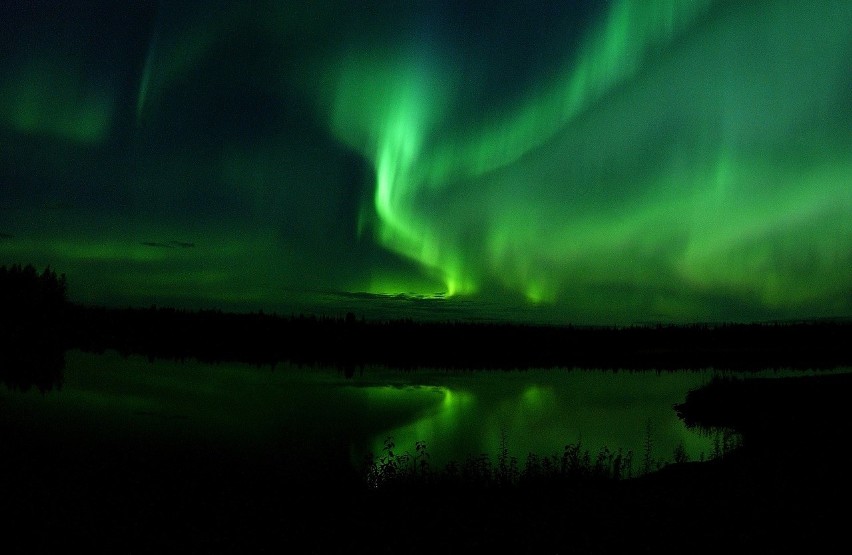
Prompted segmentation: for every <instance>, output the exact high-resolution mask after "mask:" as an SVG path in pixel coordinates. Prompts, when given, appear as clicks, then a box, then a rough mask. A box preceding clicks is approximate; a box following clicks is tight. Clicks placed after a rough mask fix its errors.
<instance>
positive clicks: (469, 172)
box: [0, 0, 852, 324]
mask: <svg viewBox="0 0 852 555" xmlns="http://www.w3.org/2000/svg"><path fill="white" fill-rule="evenodd" d="M0 20H2V21H3V23H0V29H2V36H3V37H4V38H3V43H4V48H3V49H2V52H3V54H0V152H2V155H0V233H2V236H0V264H8V263H14V262H22V263H28V262H31V263H34V264H37V265H41V266H44V265H50V266H52V267H54V268H56V269H58V270H59V271H61V272H65V273H66V274H67V276H68V279H69V283H70V294H71V296H72V298H73V299H74V300H77V301H81V302H87V303H95V304H107V305H142V306H145V305H148V304H151V303H157V304H163V305H166V304H167V305H176V306H186V307H194V308H197V307H203V308H207V307H219V308H225V309H235V310H258V309H264V310H275V311H282V312H288V311H300V312H315V313H316V312H333V313H339V312H345V311H350V310H351V311H354V312H356V313H360V314H364V315H366V316H382V317H384V316H389V315H397V316H414V317H430V318H435V317H438V318H489V319H490V318H494V319H520V320H524V319H536V320H548V321H563V322H574V323H618V324H621V323H630V322H637V321H666V322H684V321H707V320H728V321H730V320H739V321H742V320H759V319H787V318H810V317H848V316H850V315H852V286H851V285H852V125H850V123H852V64H850V60H852V35H850V33H849V28H850V24H852V3H850V2H848V1H846V0H813V1H805V0H755V1H751V2H738V1H721V0H719V1H713V0H682V1H678V0H654V1H645V0H613V1H611V2H602V1H601V2H597V1H589V2H582V1H575V2H562V3H552V4H551V3H532V4H531V3H528V2H514V1H505V2H497V3H486V2H478V1H474V2H470V3H464V5H457V3H453V2H444V1H437V2H435V1H433V2H419V1H416V2H408V3H405V4H404V5H398V3H394V2H384V1H377V2H371V3H369V4H368V5H366V6H365V5H364V4H363V3H357V2H339V1H332V0H325V1H320V2H307V1H300V2H287V3H280V2H273V1H272V0H267V1H258V2H252V3H251V4H247V3H242V2H229V1H225V0H217V1H214V2H200V1H196V0H189V1H185V2H163V3H157V2H152V1H149V2H134V3H132V6H126V5H124V4H123V3H120V4H116V3H113V2H104V1H95V0H88V1H78V2H67V3H64V4H62V5H54V4H52V3H36V4H32V3H30V2H23V1H17V0H16V1H13V2H8V3H5V4H4V6H3V8H0Z"/></svg>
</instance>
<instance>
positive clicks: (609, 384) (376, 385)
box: [0, 351, 778, 469]
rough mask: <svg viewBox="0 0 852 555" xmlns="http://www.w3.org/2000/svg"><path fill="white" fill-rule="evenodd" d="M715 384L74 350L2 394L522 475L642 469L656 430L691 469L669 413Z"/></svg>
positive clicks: (28, 406) (253, 439)
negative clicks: (511, 466) (548, 468)
mask: <svg viewBox="0 0 852 555" xmlns="http://www.w3.org/2000/svg"><path fill="white" fill-rule="evenodd" d="M767 374H769V373H767ZM713 375H714V372H713V371H709V370H708V371H685V372H662V373H656V372H623V371H622V372H609V371H580V370H535V371H516V372H503V371H477V372H450V371H440V370H435V371H426V370H418V371H413V372H402V371H394V370H388V369H366V370H365V371H364V372H363V373H356V375H355V376H354V377H351V378H347V377H345V376H344V375H343V373H341V372H339V371H336V370H334V369H328V368H298V367H289V366H281V365H279V366H277V367H276V368H275V369H271V368H269V367H262V368H258V367H253V366H248V365H242V364H232V363H227V364H225V363H223V364H202V363H197V362H185V363H181V362H172V361H155V362H153V363H152V362H149V361H148V360H147V359H145V358H141V357H130V358H123V357H121V356H119V355H117V354H114V353H106V354H101V355H96V354H87V353H82V352H77V351H71V352H68V353H67V355H66V369H65V373H64V382H63V385H62V387H61V389H60V390H59V391H52V392H48V393H45V394H42V393H39V392H37V391H29V392H26V393H22V392H15V391H10V390H8V389H6V388H0V417H2V418H4V419H7V422H20V423H21V425H22V426H24V427H27V429H31V430H41V431H43V432H45V433H52V434H55V435H57V436H69V435H71V436H77V437H84V438H85V437H89V438H93V437H96V438H99V441H102V442H104V441H106V442H110V441H116V442H134V441H139V442H148V444H156V443H157V442H161V443H169V444H177V445H180V444H184V443H185V444H188V445H189V444H194V445H204V446H205V447H206V448H209V449H211V450H212V451H211V452H223V453H224V452H229V453H237V454H242V455H245V456H257V457H273V456H274V457H278V458H280V459H281V460H282V461H290V462H291V463H293V464H295V465H302V466H303V467H304V468H310V467H322V468H326V469H329V468H336V467H341V468H342V467H343V465H346V466H348V467H349V468H352V469H357V468H359V465H361V464H362V463H363V461H364V460H365V459H367V458H369V457H370V455H371V454H372V455H377V454H380V453H381V452H382V447H383V445H384V442H385V440H386V439H387V438H393V440H394V442H395V443H396V450H397V452H398V453H400V452H403V453H404V452H412V453H413V451H414V446H415V442H417V441H423V442H425V443H426V446H427V448H428V450H429V453H430V457H431V458H430V461H431V463H432V464H433V465H438V466H442V465H444V464H446V463H447V462H449V461H451V460H454V461H459V462H460V461H462V460H464V459H465V458H466V457H468V456H477V455H480V454H488V455H490V456H492V458H493V457H496V455H497V453H499V450H500V442H501V437H505V440H506V444H507V446H508V449H509V452H510V454H511V455H512V456H515V457H517V458H518V460H519V462H521V464H522V463H523V461H524V459H525V458H526V456H527V455H528V454H529V453H535V454H538V455H553V454H561V452H562V450H563V448H564V446H565V445H566V444H569V443H576V442H578V441H579V442H581V444H582V445H583V446H584V447H585V448H587V449H589V451H590V452H591V453H592V455H593V456H594V454H596V453H597V452H598V451H599V450H601V449H603V448H604V447H606V448H608V449H609V450H611V451H613V452H617V451H618V450H622V452H624V453H626V452H627V451H633V453H634V461H635V462H634V468H637V469H638V463H639V461H641V460H642V456H643V453H644V450H645V448H646V439H647V438H648V431H649V430H650V437H651V440H652V443H651V445H652V456H653V458H655V459H657V460H660V461H665V462H668V461H670V460H671V459H672V456H673V451H674V449H675V447H676V446H678V445H683V447H684V448H685V449H686V452H687V454H688V455H689V456H690V458H692V459H699V458H700V457H701V456H702V455H704V456H709V455H710V453H711V452H712V449H713V438H712V437H710V436H708V435H706V434H700V433H698V432H696V431H692V430H689V429H687V428H686V427H685V426H684V425H683V423H682V422H681V421H680V420H679V419H678V417H677V415H676V414H675V412H674V410H673V408H672V405H673V404H675V403H678V402H681V401H683V400H684V398H685V395H686V393H687V392H688V391H689V390H690V389H692V388H695V387H698V386H700V385H702V384H704V383H706V382H707V381H708V380H709V379H711V377H712V376H713ZM771 375H778V373H777V372H772V373H771ZM217 450H218V451H217Z"/></svg>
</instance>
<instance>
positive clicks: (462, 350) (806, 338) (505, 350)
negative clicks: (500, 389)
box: [0, 265, 852, 389]
mask: <svg viewBox="0 0 852 555" xmlns="http://www.w3.org/2000/svg"><path fill="white" fill-rule="evenodd" d="M0 300H2V302H3V306H4V307H6V309H5V310H4V311H3V313H2V316H0V329H2V339H0V341H2V343H0V346H2V350H3V359H2V365H3V367H4V368H5V369H4V370H3V371H2V374H3V380H4V381H6V382H7V384H9V385H15V384H17V385H19V386H25V384H26V380H25V376H26V375H27V374H32V373H38V370H37V368H38V367H39V365H40V364H42V365H44V364H46V363H47V362H50V364H52V365H54V366H56V365H57V362H58V361H57V360H55V359H56V355H55V353H57V352H58V353H60V354H61V353H62V351H63V350H64V349H80V350H82V351H86V352H94V353H100V352H104V351H106V350H115V351H118V352H119V353H121V354H122V355H124V356H130V355H143V356H147V357H148V358H149V359H151V360H152V361H153V360H154V359H172V360H187V359H195V360H199V361H202V362H226V361H232V362H245V363H250V364H254V365H264V366H265V365H269V366H273V367H274V366H275V365H277V364H279V363H291V364H297V365H316V366H336V367H339V368H341V369H343V370H344V371H345V373H346V374H347V375H350V376H351V375H353V374H354V373H355V372H358V371H363V370H364V369H365V368H369V367H372V366H384V367H391V368H397V369H402V370H414V369H417V368H440V369H451V370H483V369H502V370H523V369H531V368H552V367H561V368H589V369H606V370H657V371H663V370H682V369H706V368H717V369H730V370H740V371H742V370H763V369H771V368H813V369H822V368H836V367H840V366H848V365H850V363H852V341H849V339H850V337H852V334H850V331H852V321H849V320H823V321H804V322H790V323H749V324H740V323H723V324H692V325H635V326H612V327H601V326H597V327H587V326H574V325H533V324H522V323H508V322H491V323H483V322H466V321H444V322H436V321H418V320H414V319H410V318H403V319H393V320H365V319H364V318H359V317H356V315H355V314H353V313H351V312H350V313H347V314H345V315H342V316H339V317H331V316H315V315H304V314H299V315H290V316H284V315H279V314H277V313H265V312H263V311H259V312H254V313H234V312H223V311H221V310H196V311H194V310H181V309H176V308H170V307H158V306H150V307H147V308H139V307H128V308H108V307H103V306H86V305H81V304H77V303H71V302H69V301H68V299H67V286H66V278H65V275H64V274H62V275H57V273H56V272H55V271H54V270H52V269H51V268H49V267H48V268H45V269H44V270H43V271H41V272H39V271H38V270H36V268H35V267H33V266H32V265H27V266H21V265H13V266H11V267H8V268H7V267H5V266H4V267H2V268H0ZM45 357H47V359H45ZM48 374H49V376H53V378H55V375H56V372H55V371H51V372H49V373H48ZM60 374H61V371H60ZM45 378H46V377H45V376H42V377H40V378H39V379H38V380H36V382H37V383H38V386H39V388H40V389H45V388H46V389H50V387H52V386H55V385H58V384H59V383H60V382H58V381H56V380H54V379H53V378H51V379H48V380H47V381H45Z"/></svg>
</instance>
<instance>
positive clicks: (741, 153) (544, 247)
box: [332, 0, 852, 319]
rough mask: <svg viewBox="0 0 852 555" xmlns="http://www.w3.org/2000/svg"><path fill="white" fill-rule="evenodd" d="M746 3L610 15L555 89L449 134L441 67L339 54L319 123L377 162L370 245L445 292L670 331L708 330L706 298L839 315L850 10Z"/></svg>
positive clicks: (846, 242) (638, 4)
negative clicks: (488, 295) (408, 263)
mask: <svg viewBox="0 0 852 555" xmlns="http://www.w3.org/2000/svg"><path fill="white" fill-rule="evenodd" d="M761 7H762V8H764V9H761V10H757V9H752V8H746V7H742V6H737V5H735V4H730V5H719V6H714V5H713V3H712V2H710V1H696V2H645V1H629V0H626V1H622V2H616V3H614V4H613V5H612V7H611V9H610V11H609V12H608V14H607V15H606V17H605V18H603V20H602V21H601V22H600V24H599V25H598V26H597V27H592V30H591V32H590V33H589V34H588V35H587V36H586V40H585V42H584V45H583V46H582V47H581V48H580V50H579V53H578V55H577V56H576V57H575V58H574V60H573V63H572V64H571V65H570V67H569V68H568V69H566V71H565V72H564V73H563V74H561V75H558V76H556V77H555V78H554V77H551V78H548V79H546V80H545V81H546V82H547V83H549V84H546V85H543V86H540V87H538V88H537V89H536V90H535V91H534V94H532V95H531V96H530V97H529V98H528V100H527V101H526V102H524V103H522V104H521V105H519V106H517V108H516V109H515V110H514V111H508V112H506V113H503V114H497V115H492V116H489V117H488V118H487V119H485V120H484V121H482V122H480V123H479V124H474V125H470V124H462V125H464V127H461V126H460V125H458V124H456V122H455V121H454V120H453V118H455V117H457V115H456V114H454V113H453V111H452V95H451V92H452V90H453V86H454V85H455V81H454V79H455V76H454V74H453V73H452V71H450V70H449V69H448V68H446V67H443V66H441V64H440V63H438V62H436V61H434V60H432V61H431V63H430V64H428V65H426V64H424V63H423V61H422V59H420V58H416V57H412V58H410V59H406V58H400V57H383V56H374V57H372V58H370V60H371V62H370V63H366V64H365V63H364V62H363V60H361V59H360V58H359V57H358V56H357V55H355V56H350V57H349V58H346V60H345V61H344V62H343V64H342V69H338V70H337V84H338V86H337V89H336V95H337V96H336V105H335V110H334V115H333V117H332V120H333V128H334V130H335V132H336V133H337V134H338V136H340V137H341V138H343V139H344V140H345V141H346V142H347V143H349V144H351V145H353V146H354V147H355V148H357V149H358V150H359V151H360V152H362V153H363V154H364V155H365V156H367V157H368V158H369V159H371V160H372V161H373V163H374V165H375V169H376V187H375V193H374V204H375V209H376V213H377V215H378V217H379V223H378V230H377V232H378V233H377V234H378V238H379V239H380V241H381V242H382V243H383V244H384V245H385V246H387V247H388V248H390V249H392V250H393V251H395V252H398V253H400V254H403V255H405V256H407V257H409V258H411V259H413V260H416V261H419V262H420V263H421V264H422V265H423V267H424V268H425V270H426V271H427V272H428V273H429V274H431V275H437V276H438V277H440V278H441V279H442V280H443V282H444V283H445V285H446V290H447V294H448V295H453V294H456V293H472V292H475V291H477V290H479V289H480V288H481V286H482V285H483V284H486V283H488V284H495V283H497V284H499V285H500V286H501V287H504V288H506V289H508V290H514V291H517V292H520V293H522V294H523V295H524V296H525V297H526V298H527V299H528V300H529V301H531V302H533V303H563V304H568V305H570V306H571V307H572V308H573V309H575V310H577V312H578V313H585V314H588V313H592V312H597V313H599V314H604V313H606V312H607V311H611V313H610V314H608V316H609V315H611V316H615V315H617V314H619V313H621V314H622V315H623V314H628V313H629V314H633V315H636V316H639V317H641V316H649V317H663V318H667V319H668V318H675V319H680V318H685V319H690V318H693V319H694V318H703V317H707V316H708V314H709V313H708V312H707V307H704V308H702V306H701V304H702V302H701V300H700V298H701V297H702V296H708V297H713V296H716V295H721V296H723V297H726V298H728V299H729V301H728V302H735V303H753V304H755V305H758V306H762V307H764V308H766V309H770V310H776V309H777V310H781V311H784V310H796V309H801V310H808V309H809V308H808V307H814V306H819V305H820V303H823V306H824V307H825V306H829V305H834V306H835V307H841V306H843V303H844V302H845V303H847V306H848V299H847V300H846V301H844V300H843V297H844V295H847V294H848V283H849V280H850V278H852V273H850V270H849V268H850V267H852V255H850V252H852V226H850V224H849V223H848V222H849V221H850V220H852V192H851V191H852V189H850V187H849V186H848V184H849V183H850V182H852V159H850V158H849V156H848V152H849V151H850V148H852V131H850V129H852V128H850V127H849V126H848V125H846V126H842V125H840V126H839V125H837V123H834V122H836V119H837V118H838V117H840V118H841V119H842V118H843V117H848V114H849V107H848V105H846V104H844V103H845V102H848V99H849V97H848V92H845V90H844V88H843V84H844V83H845V81H844V79H847V80H848V74H847V73H844V72H845V71H846V68H847V67H848V56H849V55H850V52H852V45H850V39H849V35H848V24H849V16H850V11H849V7H848V3H846V2H843V1H839V0H825V1H824V2H821V3H820V5H819V7H818V8H815V7H813V6H810V5H805V3H802V4H795V3H785V2H777V3H772V2H768V3H766V4H765V5H761ZM815 9H817V11H818V13H820V14H821V15H820V16H819V17H817V16H815V15H814V14H815V13H817V12H815V11H814V10H815ZM813 37H819V38H818V39H814V38H813ZM803 41H804V43H806V46H805V45H803ZM377 60H378V61H377ZM844 76H847V77H844ZM436 83H439V84H440V85H436ZM375 91H381V94H375ZM448 91H449V92H448ZM838 112H839V115H838ZM604 290H609V291H617V292H616V293H604ZM684 292H687V293H684ZM841 310H842V308H841Z"/></svg>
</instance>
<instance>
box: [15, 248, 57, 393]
mask: <svg viewBox="0 0 852 555" xmlns="http://www.w3.org/2000/svg"><path fill="white" fill-rule="evenodd" d="M68 306H69V305H68V300H67V285H66V279H65V274H61V275H58V274H57V273H56V271H55V270H53V269H51V268H50V267H49V266H48V267H47V268H45V269H44V270H42V271H41V272H39V271H38V270H36V268H35V266H33V265H32V264H28V265H26V266H22V265H20V264H14V265H12V266H9V267H6V266H0V307H2V309H0V381H2V382H3V383H4V384H6V386H8V387H9V388H11V389H20V390H27V389H29V388H30V387H36V388H37V389H39V391H42V392H44V391H48V390H51V389H53V388H56V387H59V386H60V385H61V383H62V372H63V370H64V369H65V355H64V353H65V349H66V347H67V346H68V344H67V333H66V330H67V309H68Z"/></svg>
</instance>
